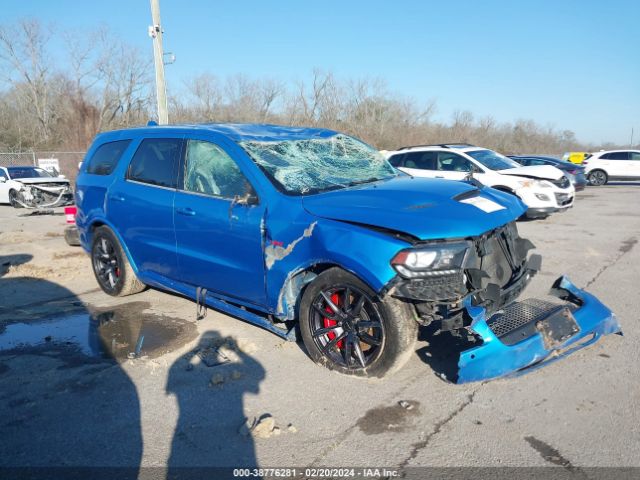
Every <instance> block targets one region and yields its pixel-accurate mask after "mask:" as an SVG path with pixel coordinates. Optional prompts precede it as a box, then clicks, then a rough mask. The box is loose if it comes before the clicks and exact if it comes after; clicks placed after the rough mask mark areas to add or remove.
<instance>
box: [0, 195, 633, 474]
mask: <svg viewBox="0 0 640 480" xmlns="http://www.w3.org/2000/svg"><path fill="white" fill-rule="evenodd" d="M639 200H640V184H639V183H635V184H634V183H627V184H616V185H610V186H606V187H601V188H588V189H587V190H586V191H584V192H581V193H579V194H578V199H577V203H576V206H575V207H574V208H573V209H571V210H570V211H568V212H566V213H564V214H557V215H554V216H552V217H550V218H549V219H546V220H542V221H529V222H520V223H519V229H520V232H521V234H522V236H524V237H527V238H530V239H531V240H532V241H533V242H534V243H535V244H536V246H537V252H539V253H541V254H542V255H543V266H542V271H541V272H540V274H539V275H538V276H537V277H536V278H535V279H534V281H533V282H532V284H531V285H530V287H529V288H528V290H527V291H526V292H525V296H536V295H542V294H544V293H546V291H547V290H548V288H549V287H550V285H551V283H552V282H553V280H555V279H556V278H557V277H558V276H559V275H561V274H563V273H566V274H567V275H568V276H569V277H570V278H571V279H572V280H573V281H574V282H575V283H576V284H577V285H578V286H580V287H586V288H587V289H588V290H589V291H590V292H592V293H594V294H596V295H597V296H598V297H599V298H600V299H601V300H602V301H603V302H604V303H605V304H607V305H608V306H609V307H611V308H612V309H613V310H614V311H615V313H616V314H617V315H618V317H619V319H620V323H621V324H622V328H623V330H624V337H621V336H616V335H612V336H608V337H606V338H604V339H602V340H601V341H600V342H598V343H597V344H595V345H593V346H591V347H590V348H586V349H583V350H581V351H579V352H578V353H576V354H574V355H572V356H570V357H568V358H566V359H564V360H563V361H560V362H556V363H554V364H552V365H550V366H548V367H546V368H543V369H540V370H537V371H534V372H532V373H530V374H528V375H524V376H520V377H517V378H512V379H505V380H496V381H492V382H486V383H476V384H469V385H463V386H456V385H452V384H449V383H447V382H445V381H443V380H442V379H440V378H439V377H438V376H437V375H436V372H437V371H438V368H439V367H440V366H441V364H443V363H444V362H446V361H447V358H446V355H445V356H443V355H442V353H441V351H440V350H438V349H436V348H435V347H434V346H429V345H428V344H427V343H426V342H425V341H420V342H419V343H418V344H417V352H416V354H415V355H414V356H413V357H412V359H411V360H410V362H409V363H408V364H407V366H406V367H405V368H404V369H403V370H401V371H400V372H398V373H397V374H395V375H394V376H392V377H391V378H389V379H386V380H384V381H365V380H358V379H351V378H346V377H343V376H340V375H338V374H333V373H330V372H328V371H326V370H324V369H322V368H320V367H317V366H316V365H314V364H313V363H312V362H311V361H310V360H309V359H308V358H307V357H306V355H305V353H304V351H303V349H302V348H301V346H299V345H297V344H295V343H287V342H283V341H281V340H280V339H279V338H277V337H276V336H274V335H272V334H270V333H268V332H266V331H263V330H261V329H259V328H257V327H254V326H251V325H248V324H245V323H243V322H241V321H239V320H235V319H233V318H230V317H228V316H226V315H223V314H220V313H218V312H215V311H211V310H210V311H209V314H208V316H207V317H206V318H205V319H203V320H201V321H199V322H196V320H195V312H196V308H195V304H194V303H193V302H190V301H187V300H185V299H182V298H179V297H176V296H172V295H169V294H166V293H161V292H158V291H152V290H149V291H146V292H144V293H142V294H139V295H135V296H132V297H126V298H124V299H113V298H111V297H108V296H107V295H105V294H103V293H102V292H101V291H99V290H98V289H97V284H96V283H95V281H94V279H93V275H92V272H91V270H90V264H89V261H88V257H86V256H85V255H84V254H83V253H82V252H81V250H80V249H79V248H73V247H68V246H67V245H66V244H65V243H64V238H63V237H62V231H63V228H64V216H63V215H61V213H59V214H57V215H53V216H25V213H26V212H25V211H24V210H14V209H12V208H10V207H6V206H0V412H1V413H2V414H1V416H0V423H1V424H2V427H1V431H2V441H0V466H4V467H7V466H53V465H56V466H60V465H66V466H122V467H133V468H134V472H135V471H137V468H138V467H139V466H143V467H157V469H155V470H154V469H151V470H145V471H153V472H155V473H158V474H159V476H160V477H163V475H164V469H165V468H168V469H169V472H168V473H169V474H171V473H172V471H171V469H173V468H179V467H182V466H227V467H239V466H242V467H249V466H256V465H259V466H263V467H264V466H269V467H283V466H298V467H306V466H331V467H337V466H357V467H367V466H380V467H382V466H386V467H392V468H397V467H412V466H442V467H447V466H527V467H529V466H557V467H558V468H564V470H567V471H571V472H576V471H580V470H581V469H584V468H586V467H595V466H627V467H632V466H636V467H640V413H639V409H638V403H639V399H640V386H639V385H640V383H639V382H638V372H639V371H640V368H639V367H640V348H638V337H639V335H640V319H639V316H640V315H639V314H638V306H637V302H638V300H639V298H640V295H639V289H640V288H639V285H640V246H638V245H637V241H638V240H639V239H640V211H639V210H638V205H639ZM141 335H144V339H143V341H142V342H141V343H140V336H141ZM12 342H13V343H12ZM16 342H23V344H22V346H21V348H12V347H15V346H16ZM220 345H225V346H226V347H225V348H223V349H222V350H223V351H226V356H227V359H228V360H229V361H228V363H226V364H224V365H219V366H212V367H210V366H207V363H211V362H212V361H216V360H220V359H219V358H218V359H216V358H212V356H213V355H212V352H213V350H212V349H211V348H210V347H212V346H213V347H215V346H220ZM136 347H139V355H138V357H137V358H128V357H130V356H131V355H130V352H134V351H135V350H136ZM196 349H199V351H200V352H201V355H194V350H196ZM105 350H109V351H111V352H113V354H114V355H115V357H116V360H115V361H114V360H113V359H107V358H104V356H101V354H100V353H99V352H100V351H105ZM429 355H431V356H429ZM400 401H406V402H408V404H405V407H406V406H407V405H408V406H410V407H411V408H405V407H403V406H400V405H399V402H400ZM266 414H268V415H270V416H272V417H273V419H274V421H275V425H276V426H277V427H279V430H278V431H277V432H275V433H276V434H273V433H272V434H271V436H268V434H267V435H263V436H264V437H268V438H259V437H260V435H259V431H258V432H254V433H256V435H254V436H252V435H246V431H245V430H243V428H241V427H242V425H243V423H244V421H245V419H248V420H249V422H252V421H253V419H254V418H255V419H260V418H261V417H263V416H264V415H266ZM268 422H270V420H268V421H267V423H268ZM269 430H270V428H269ZM277 433H279V434H277ZM254 437H255V438H254ZM174 473H175V472H174ZM134 477H135V475H134ZM87 478H88V477H87ZM209 478H214V477H209Z"/></svg>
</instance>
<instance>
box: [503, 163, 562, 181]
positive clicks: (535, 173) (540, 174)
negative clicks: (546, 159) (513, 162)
mask: <svg viewBox="0 0 640 480" xmlns="http://www.w3.org/2000/svg"><path fill="white" fill-rule="evenodd" d="M500 173H502V174H503V175H515V176H518V177H527V178H542V179H544V180H558V179H560V178H562V176H563V175H564V173H562V170H560V169H558V168H556V167H553V166H551V165H532V166H530V167H516V168H507V169H506V170H500Z"/></svg>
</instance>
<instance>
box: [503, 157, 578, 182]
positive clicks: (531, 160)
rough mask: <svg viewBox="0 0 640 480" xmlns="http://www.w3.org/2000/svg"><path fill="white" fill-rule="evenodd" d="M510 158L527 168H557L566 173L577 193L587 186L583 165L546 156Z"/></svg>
mask: <svg viewBox="0 0 640 480" xmlns="http://www.w3.org/2000/svg"><path fill="white" fill-rule="evenodd" d="M508 157H509V158H511V159H513V160H515V161H516V162H518V163H519V164H520V165H524V166H525V167H531V166H535V165H551V166H553V167H556V168H558V169H560V170H562V171H563V172H564V174H565V175H566V176H567V177H568V178H569V180H570V181H571V184H572V185H573V187H574V188H575V189H576V191H579V190H584V188H585V187H586V186H587V177H586V176H585V174H584V167H583V166H582V165H576V164H575V163H571V162H565V161H564V160H560V159H559V158H555V157H547V156H544V155H508Z"/></svg>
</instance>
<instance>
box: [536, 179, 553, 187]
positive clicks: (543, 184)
mask: <svg viewBox="0 0 640 480" xmlns="http://www.w3.org/2000/svg"><path fill="white" fill-rule="evenodd" d="M534 183H535V185H536V187H540V188H553V184H552V183H551V182H548V181H547V180H536V181H535V182H534Z"/></svg>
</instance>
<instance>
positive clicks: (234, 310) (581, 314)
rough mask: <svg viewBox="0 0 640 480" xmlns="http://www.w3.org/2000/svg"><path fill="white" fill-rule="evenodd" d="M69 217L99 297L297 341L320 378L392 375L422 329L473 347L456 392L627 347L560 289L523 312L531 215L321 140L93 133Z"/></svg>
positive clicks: (590, 307)
mask: <svg viewBox="0 0 640 480" xmlns="http://www.w3.org/2000/svg"><path fill="white" fill-rule="evenodd" d="M76 202H77V206H78V215H77V225H78V229H79V232H80V240H81V243H82V246H83V247H84V249H85V250H86V251H87V252H89V253H90V255H91V260H92V265H93V269H94V272H95V276H96V279H97V281H98V283H99V285H100V287H101V288H102V289H103V290H104V291H105V292H106V293H107V294H109V295H114V296H124V295H129V294H133V293H137V292H140V291H142V290H143V289H145V288H146V287H147V286H150V287H154V288H158V289H162V290H166V291H170V292H173V293H177V294H180V295H183V296H185V297H188V298H191V299H193V300H195V301H196V303H197V304H198V305H199V306H200V307H204V306H209V307H212V308H215V309H218V310H221V311H224V312H226V313H228V314H230V315H233V316H235V317H238V318H240V319H243V320H245V321H248V322H251V323H254V324H257V325H259V326H261V327H263V328H266V329H268V330H270V331H271V332H274V333H276V334H278V335H280V336H282V337H284V338H288V339H291V340H294V339H296V338H298V334H300V335H301V337H302V340H303V341H304V344H305V347H306V350H307V352H308V353H309V355H310V357H311V358H312V359H313V360H314V361H315V362H317V363H319V364H321V365H324V366H326V367H328V368H331V369H334V370H336V371H339V372H341V373H345V374H351V375H358V376H376V377H381V376H384V375H385V374H388V373H390V372H392V371H393V370H395V369H397V368H399V367H400V366H401V365H402V364H403V363H404V362H405V361H406V360H407V359H408V358H409V356H410V355H411V353H412V352H413V351H414V348H413V346H414V343H415V341H416V337H417V331H418V327H419V326H420V325H429V324H431V325H432V326H434V327H435V328H433V329H432V331H435V332H451V333H453V334H457V335H458V336H463V337H464V338H465V339H466V340H469V342H470V344H469V348H468V349H466V350H464V351H461V352H459V361H458V373H457V377H456V378H455V380H456V381H458V382H467V381H474V380H481V379H486V378H494V377H500V376H504V375H507V374H510V373H512V372H514V371H516V370H519V369H522V368H524V367H527V366H529V365H532V364H534V363H536V364H538V363H539V362H540V361H541V360H542V359H545V358H547V357H549V358H557V355H551V354H552V353H557V352H558V351H568V350H569V351H570V350H573V349H575V348H577V347H578V346H582V345H583V344H584V343H585V341H586V340H585V339H592V338H593V339H595V338H598V337H599V336H600V335H602V334H607V333H612V332H618V331H619V330H620V328H619V326H618V323H617V321H616V318H615V316H614V315H613V314H612V313H611V311H610V310H609V309H607V308H606V307H605V306H604V305H603V304H602V303H600V302H599V301H598V300H597V299H596V298H594V297H593V296H592V295H590V294H588V293H586V292H584V291H581V290H579V289H577V288H576V287H575V286H573V285H572V284H571V283H570V282H569V281H568V280H567V279H566V278H564V277H562V278H560V279H558V280H557V282H556V284H555V286H554V287H555V288H554V292H555V293H556V297H554V298H555V299H554V300H539V299H534V300H526V301H523V302H515V299H516V297H517V296H518V295H519V294H520V293H521V292H522V290H523V289H524V288H525V286H526V285H527V283H528V282H529V280H530V279H531V277H532V276H533V275H534V274H535V273H536V271H537V270H538V269H539V268H540V258H539V256H537V255H528V252H529V250H531V249H532V248H533V245H532V244H531V242H529V241H528V240H525V239H523V238H520V237H519V235H518V231H517V228H516V224H515V220H516V219H517V218H518V217H520V216H521V215H522V214H523V213H524V211H525V209H526V207H525V206H524V204H522V203H521V202H520V201H519V200H518V199H517V198H516V197H514V196H512V195H508V194H506V193H502V192H499V191H497V190H493V189H491V188H484V187H482V185H479V184H477V183H476V182H474V181H473V179H469V180H468V181H465V182H453V181H449V180H439V179H421V178H413V177H411V176H409V175H406V174H403V173H401V172H399V171H397V170H395V169H394V168H393V167H392V166H391V165H390V164H389V163H387V161H386V160H384V158H383V157H382V156H381V155H380V154H379V153H378V152H377V151H376V150H375V149H373V148H372V147H370V146H369V145H367V144H365V143H363V142H361V141H359V140H357V139H355V138H353V137H350V136H348V135H344V134H341V133H337V132H334V131H330V130H324V129H311V128H294V127H281V126H273V125H230V124H224V125H174V126H166V127H165V126H162V127H160V126H150V127H145V128H135V129H127V130H120V131H113V132H107V133H103V134H100V135H98V136H97V137H96V139H95V141H94V143H93V145H92V146H91V148H90V150H89V151H88V152H87V156H86V159H85V161H84V162H83V164H82V167H81V171H80V174H79V176H78V179H77V188H76ZM452 338H454V337H453V336H452ZM454 339H455V338H454ZM454 343H456V342H454V341H452V345H451V348H452V349H453V348H455V345H454Z"/></svg>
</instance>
